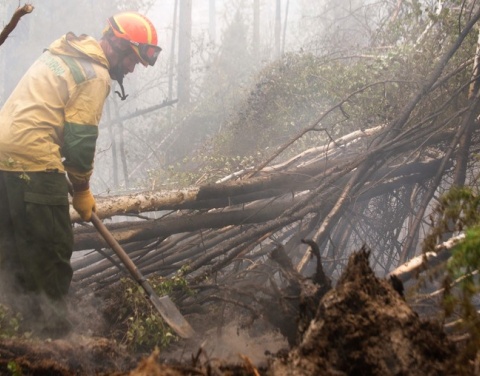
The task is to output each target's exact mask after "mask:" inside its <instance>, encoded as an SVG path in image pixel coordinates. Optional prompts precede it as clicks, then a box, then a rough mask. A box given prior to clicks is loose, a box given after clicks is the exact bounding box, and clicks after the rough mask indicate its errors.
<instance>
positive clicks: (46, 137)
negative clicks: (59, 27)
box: [0, 33, 111, 184]
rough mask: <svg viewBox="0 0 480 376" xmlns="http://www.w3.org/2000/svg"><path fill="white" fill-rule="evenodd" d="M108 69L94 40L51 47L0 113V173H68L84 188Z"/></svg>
mask: <svg viewBox="0 0 480 376" xmlns="http://www.w3.org/2000/svg"><path fill="white" fill-rule="evenodd" d="M108 69H109V63H108V60H107V58H106V57H105V54H104V53H103V50H102V48H101V47H100V45H99V43H98V42H97V41H96V40H95V39H94V38H92V37H89V36H87V35H81V36H79V37H77V36H75V35H74V34H73V33H68V34H66V35H64V36H63V37H61V38H60V39H58V40H56V41H55V42H53V43H52V44H51V45H50V47H49V48H48V49H47V50H45V52H44V53H43V54H42V55H41V56H40V58H38V59H37V60H36V61H35V62H34V63H33V65H32V66H31V67H30V68H29V70H28V71H27V72H26V73H25V75H24V76H23V77H22V79H21V80H20V82H19V83H18V85H17V87H16V88H15V90H14V91H13V92H12V94H11V95H10V97H9V98H8V99H7V101H6V102H5V104H4V106H3V108H2V109H1V110H0V170H4V171H25V172H34V171H49V170H54V171H55V170H57V171H59V172H65V171H66V172H68V175H69V177H70V180H71V181H72V183H74V184H85V183H88V181H89V179H90V175H91V174H92V170H93V159H94V154H95V144H96V140H97V136H98V123H99V122H100V117H101V115H102V109H103V105H104V103H105V99H106V97H107V95H108V93H109V92H110V84H111V79H110V75H109V73H108Z"/></svg>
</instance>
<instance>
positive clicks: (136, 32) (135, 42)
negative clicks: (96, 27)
mask: <svg viewBox="0 0 480 376" xmlns="http://www.w3.org/2000/svg"><path fill="white" fill-rule="evenodd" d="M108 30H111V31H112V32H113V35H115V36H116V37H117V38H121V39H125V40H127V41H129V42H130V45H131V47H132V49H133V50H134V51H135V53H136V54H137V55H138V57H139V58H140V61H141V62H142V64H143V65H145V66H147V65H152V66H153V65H154V64H155V62H156V61H157V58H158V55H159V54H160V51H161V50H162V49H161V48H160V47H158V46H157V31H156V30H155V27H154V26H153V24H152V23H151V22H150V20H149V19H148V18H147V17H145V16H143V15H141V14H139V13H136V12H123V13H119V14H116V15H115V16H112V17H110V18H109V19H108V25H107V28H106V29H105V32H106V31H108Z"/></svg>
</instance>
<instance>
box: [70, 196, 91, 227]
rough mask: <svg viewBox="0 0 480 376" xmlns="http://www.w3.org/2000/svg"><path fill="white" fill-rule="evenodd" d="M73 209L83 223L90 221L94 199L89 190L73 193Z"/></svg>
mask: <svg viewBox="0 0 480 376" xmlns="http://www.w3.org/2000/svg"><path fill="white" fill-rule="evenodd" d="M72 205H73V208H74V209H75V210H76V211H77V212H78V214H80V217H82V219H83V220H84V221H90V219H91V218H92V211H95V209H96V208H95V198H94V197H93V195H92V192H91V191H90V189H87V190H85V191H75V190H74V191H73V199H72Z"/></svg>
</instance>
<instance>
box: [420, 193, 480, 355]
mask: <svg viewBox="0 0 480 376" xmlns="http://www.w3.org/2000/svg"><path fill="white" fill-rule="evenodd" d="M479 209H480V195H479V192H478V191H477V190H476V189H474V188H469V187H461V188H452V189H451V190H449V191H448V192H447V193H446V194H444V195H443V196H442V197H441V199H440V204H439V206H438V208H437V209H436V210H435V212H434V215H435V216H436V217H437V218H438V221H437V223H436V224H435V226H433V229H434V230H433V231H432V233H431V234H430V235H429V236H428V237H427V239H426V242H425V247H424V251H429V250H433V247H434V245H435V244H436V243H437V241H439V240H441V239H442V237H443V236H444V234H447V233H449V234H451V233H455V232H458V231H462V230H465V239H464V240H463V241H462V242H461V243H459V244H458V245H457V246H455V247H454V249H453V250H452V256H451V257H450V259H449V261H448V263H447V270H446V278H445V280H444V283H443V285H444V289H445V292H444V299H443V307H444V312H445V316H446V317H451V316H453V315H458V316H459V317H460V318H461V322H462V327H463V328H464V329H465V330H467V331H468V332H469V333H470V335H471V337H470V343H469V345H468V346H467V347H466V351H465V353H464V354H463V356H465V357H467V358H471V357H472V356H475V354H476V350H475V349H478V348H480V315H479V314H478V312H477V309H476V306H475V298H476V297H478V294H479V292H480V280H479V278H478V271H479V270H480V211H479Z"/></svg>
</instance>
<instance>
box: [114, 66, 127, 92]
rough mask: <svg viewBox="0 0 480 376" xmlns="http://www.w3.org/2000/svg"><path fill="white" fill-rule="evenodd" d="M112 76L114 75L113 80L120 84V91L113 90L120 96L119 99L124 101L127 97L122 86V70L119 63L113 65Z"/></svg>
mask: <svg viewBox="0 0 480 376" xmlns="http://www.w3.org/2000/svg"><path fill="white" fill-rule="evenodd" d="M113 73H114V74H113V76H114V77H115V78H114V79H115V81H117V82H118V84H119V85H120V89H121V90H122V92H121V93H120V92H119V91H118V90H115V93H117V95H118V96H119V97H120V99H121V100H122V101H124V100H125V99H127V97H128V94H127V95H125V89H124V87H123V77H124V75H123V70H122V66H121V65H117V66H116V67H115V69H113Z"/></svg>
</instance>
